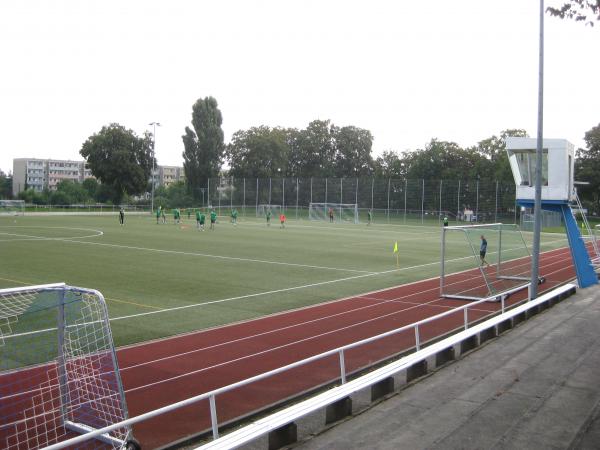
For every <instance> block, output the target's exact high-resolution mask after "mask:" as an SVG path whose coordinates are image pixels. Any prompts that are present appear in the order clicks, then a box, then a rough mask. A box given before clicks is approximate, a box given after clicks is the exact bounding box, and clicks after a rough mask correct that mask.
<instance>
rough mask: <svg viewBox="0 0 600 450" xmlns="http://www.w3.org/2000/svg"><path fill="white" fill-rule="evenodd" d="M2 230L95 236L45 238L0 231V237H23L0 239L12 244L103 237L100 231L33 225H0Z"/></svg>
mask: <svg viewBox="0 0 600 450" xmlns="http://www.w3.org/2000/svg"><path fill="white" fill-rule="evenodd" d="M2 228H20V229H23V228H34V229H35V228H38V229H42V230H69V231H73V230H76V231H88V232H90V231H91V232H94V233H95V234H90V235H87V236H72V237H71V236H67V237H56V238H53V237H46V236H34V235H29V234H20V233H18V234H17V233H6V232H2V231H0V235H4V236H23V238H24V239H2V240H0V242H14V241H31V240H36V241H60V240H64V239H87V238H90V237H98V236H102V235H104V232H103V231H101V230H94V229H93V228H75V227H45V226H35V225H0V229H2Z"/></svg>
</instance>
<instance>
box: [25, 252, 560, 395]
mask: <svg viewBox="0 0 600 450" xmlns="http://www.w3.org/2000/svg"><path fill="white" fill-rule="evenodd" d="M565 259H568V258H565ZM559 262H560V261H559ZM563 269H564V268H561V269H559V271H560V270H563ZM557 272H558V271H557ZM553 273H556V272H551V273H550V274H549V275H551V274H553ZM432 279H433V278H432ZM432 279H428V280H421V281H417V282H413V283H408V284H407V285H406V286H408V285H411V284H416V283H420V282H425V281H430V280H432ZM389 289H393V288H387V289H383V290H380V291H374V292H372V293H376V292H384V291H386V290H389ZM431 290H437V287H436V288H433V289H428V290H425V291H422V292H416V293H412V294H409V295H407V296H404V297H398V299H401V298H407V297H411V296H415V295H418V294H421V293H424V292H428V291H431ZM361 298H363V297H360V296H359V297H349V298H346V299H339V300H336V301H342V300H346V301H347V300H356V299H361ZM389 301H395V300H381V301H380V303H378V304H377V305H372V306H379V305H381V304H382V303H386V302H389ZM436 301H439V298H438V299H434V300H431V301H430V302H427V303H419V304H417V306H416V307H418V306H425V305H428V304H430V303H433V302H436ZM367 307H370V306H369V305H367V306H364V307H360V308H355V309H354V310H350V311H349V312H355V311H359V310H361V309H365V308H367ZM408 309H415V308H406V309H404V310H401V311H397V313H401V312H403V311H407V310H408ZM472 309H473V310H474V311H475V310H477V311H479V312H488V313H490V314H491V313H493V312H494V311H487V310H479V309H476V308H472ZM346 313H347V312H341V313H336V314H335V315H332V316H328V317H322V318H317V319H313V320H311V321H306V322H302V323H300V324H294V325H290V326H287V327H284V328H281V329H277V330H270V331H267V332H263V333H259V334H256V335H252V336H245V337H243V338H239V339H236V340H232V341H228V342H224V343H219V344H216V345H213V346H210V347H205V348H200V349H195V350H191V351H188V352H185V353H180V354H176V355H170V356H167V357H164V358H160V359H156V360H153V361H147V362H145V363H140V364H137V365H134V366H128V367H123V368H122V370H125V369H131V368H136V367H140V366H144V365H147V364H152V363H155V362H161V361H164V360H168V359H172V358H175V357H179V356H185V355H188V354H191V353H195V352H199V351H202V350H209V349H212V348H216V347H220V346H224V345H227V344H232V343H236V342H240V341H243V340H247V339H251V338H253V337H259V336H261V335H265V334H270V333H274V332H277V331H282V330H285V329H289V328H293V327H297V326H302V325H305V324H308V323H311V322H317V321H319V320H323V319H326V318H330V317H335V316H339V315H343V314H346ZM388 315H390V314H388ZM380 317H381V316H380ZM380 317H377V318H373V319H371V320H377V319H378V318H380ZM383 317H385V316H383ZM351 326H352V325H351ZM307 339H308V338H307ZM140 345H145V344H137V345H134V346H131V347H138V346H140ZM286 345H292V343H288V344H286ZM131 347H130V348H131ZM262 353H266V351H262V352H260V353H257V355H258V354H262ZM252 356H254V355H248V356H245V357H241V358H238V359H236V360H232V361H230V362H236V361H238V360H240V359H244V358H247V357H252ZM227 363H228V362H224V363H220V364H218V365H215V366H212V367H219V366H222V365H225V364H227ZM212 367H208V368H203V369H199V370H198V371H196V372H201V371H204V370H209V369H210V368H212ZM186 375H187V374H183V375H181V376H186ZM181 376H178V377H177V378H179V377H181ZM168 381H170V379H167V380H163V381H158V382H155V383H151V384H149V385H147V386H152V385H156V384H160V383H162V382H168ZM56 386H58V385H56ZM143 387H144V386H139V387H137V388H133V389H130V390H128V391H127V392H129V391H132V390H138V389H142V388H143ZM32 392H35V391H32Z"/></svg>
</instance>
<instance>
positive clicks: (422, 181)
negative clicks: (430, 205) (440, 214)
mask: <svg viewBox="0 0 600 450" xmlns="http://www.w3.org/2000/svg"><path fill="white" fill-rule="evenodd" d="M424 208H425V178H423V179H422V180H421V225H423V223H424V219H425V211H424Z"/></svg>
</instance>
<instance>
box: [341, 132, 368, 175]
mask: <svg viewBox="0 0 600 450" xmlns="http://www.w3.org/2000/svg"><path fill="white" fill-rule="evenodd" d="M331 130H332V134H333V138H334V143H335V153H334V160H333V175H334V176H336V177H340V178H343V177H346V178H350V177H359V176H365V175H370V174H371V173H372V172H373V158H372V157H371V150H372V146H373V135H372V134H371V132H370V131H369V130H365V129H362V128H357V127H353V126H347V127H342V128H338V127H335V126H332V127H331Z"/></svg>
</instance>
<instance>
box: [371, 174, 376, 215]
mask: <svg viewBox="0 0 600 450" xmlns="http://www.w3.org/2000/svg"><path fill="white" fill-rule="evenodd" d="M374 188H375V177H373V178H371V211H373V189H374Z"/></svg>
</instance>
